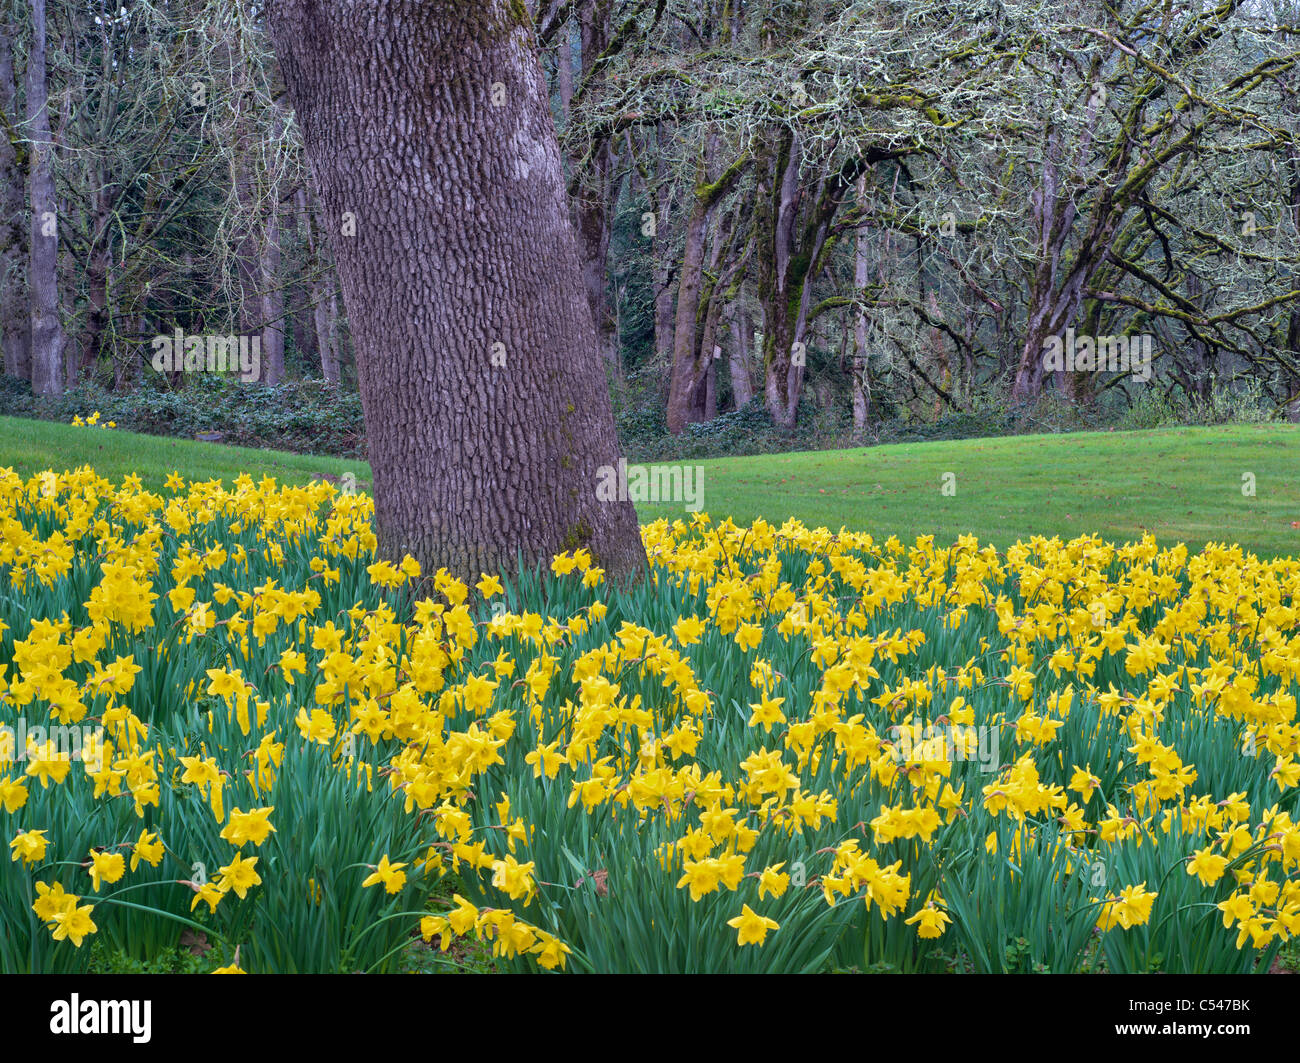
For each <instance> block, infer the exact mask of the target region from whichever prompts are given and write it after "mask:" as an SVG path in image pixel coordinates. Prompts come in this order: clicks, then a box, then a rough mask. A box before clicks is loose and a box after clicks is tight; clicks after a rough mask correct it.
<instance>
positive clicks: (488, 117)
mask: <svg viewBox="0 0 1300 1063" xmlns="http://www.w3.org/2000/svg"><path fill="white" fill-rule="evenodd" d="M269 25H270V29H271V36H272V39H273V41H274V43H275V47H276V52H277V54H278V56H279V59H280V64H281V69H282V70H283V73H284V78H285V83H286V86H287V87H288V91H289V96H290V99H291V100H292V102H293V105H294V108H295V110H296V112H297V116H298V121H299V123H300V124H301V126H302V130H303V138H304V143H305V145H306V148H307V154H308V158H309V159H310V161H311V166H312V172H313V176H314V181H315V184H316V186H317V191H318V193H319V198H320V200H321V202H322V204H323V206H324V213H325V216H326V218H327V219H328V224H329V234H330V241H331V244H332V246H333V250H334V259H335V261H336V263H337V264H338V269H339V276H340V281H341V284H342V289H343V297H344V302H345V304H346V307H347V311H348V318H349V322H350V324H351V328H352V335H353V337H354V341H355V349H356V361H357V376H358V384H359V387H360V392H361V399H362V404H363V408H364V410H365V417H366V430H367V443H368V447H369V456H370V459H371V465H372V467H373V470H374V490H375V520H376V531H377V534H378V536H379V540H380V550H381V553H382V554H383V555H384V556H386V557H389V558H396V557H400V556H401V555H402V554H404V553H410V554H411V555H412V556H414V557H415V558H416V559H417V560H418V561H420V563H421V564H422V565H423V566H424V568H425V570H426V573H430V572H432V571H433V570H434V569H437V568H439V567H446V568H447V569H448V570H449V571H450V572H452V573H454V574H456V575H458V576H460V577H462V578H465V577H477V574H478V573H479V572H492V571H502V570H507V571H513V570H514V569H515V568H516V566H517V565H518V563H519V561H520V559H521V558H522V561H523V563H524V564H525V565H529V564H533V563H535V562H537V561H539V560H545V559H546V558H548V557H549V556H550V555H551V554H553V553H556V552H558V551H562V550H570V549H575V548H578V547H583V546H585V547H588V548H589V549H590V550H591V553H592V555H593V556H594V558H595V559H596V564H598V565H600V566H602V567H604V568H605V570H606V571H607V572H608V573H609V574H610V575H611V576H612V577H614V578H622V577H625V576H628V575H631V574H633V573H636V572H639V571H640V570H642V569H643V568H644V565H645V551H644V548H643V546H642V544H641V537H640V529H639V528H638V526H637V521H636V513H635V511H634V509H633V508H632V505H631V504H630V503H628V502H618V501H608V502H607V501H602V499H601V497H600V496H599V495H598V493H597V487H598V485H599V484H600V483H601V482H602V477H601V476H600V473H599V470H600V469H601V467H603V466H607V467H610V468H616V467H617V463H618V441H617V437H616V435H615V431H614V421H613V414H612V411H611V407H610V400H609V393H608V390H607V387H606V384H605V377H604V370H603V367H602V366H601V364H600V360H599V358H598V355H597V352H596V339H595V330H594V327H593V325H592V321H591V311H590V308H589V307H588V304H587V297H586V292H585V291H584V285H583V281H582V266H581V263H580V260H579V254H578V246H577V240H576V237H575V235H574V232H573V229H572V226H571V225H570V223H569V220H568V206H567V204H566V202H565V183H564V175H563V171H562V168H561V164H560V151H559V145H558V143H557V140H556V136H555V127H554V123H553V121H552V118H551V113H550V109H549V106H548V101H547V95H546V86H545V81H544V78H543V75H542V70H541V66H540V64H539V62H538V59H537V54H536V45H535V41H534V39H533V35H532V31H531V28H530V26H529V22H528V16H527V11H526V9H525V8H524V5H523V4H521V3H518V2H513V0H484V2H480V3H475V4H465V3H463V2H461V0H373V2H370V3H365V4H360V3H349V4H345V3H331V4H323V3H320V2H319V0H278V2H277V3H276V4H275V5H274V6H272V7H271V8H270V11H269ZM353 226H354V227H353Z"/></svg>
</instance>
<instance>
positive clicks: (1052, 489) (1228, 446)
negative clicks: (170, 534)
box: [0, 418, 1300, 557]
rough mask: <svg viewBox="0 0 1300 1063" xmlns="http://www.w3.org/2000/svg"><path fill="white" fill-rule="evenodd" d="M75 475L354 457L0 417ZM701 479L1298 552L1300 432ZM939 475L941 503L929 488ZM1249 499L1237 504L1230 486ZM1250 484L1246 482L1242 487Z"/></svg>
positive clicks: (710, 508)
mask: <svg viewBox="0 0 1300 1063" xmlns="http://www.w3.org/2000/svg"><path fill="white" fill-rule="evenodd" d="M83 464H90V465H93V466H94V467H95V468H96V470H97V471H98V472H99V473H100V474H101V475H103V476H107V477H109V478H111V479H120V478H121V477H123V476H126V475H129V474H132V473H134V474H136V475H138V476H139V477H140V478H141V481H142V482H143V483H144V485H145V486H146V487H149V488H151V489H153V490H157V489H159V488H161V487H162V484H163V481H164V480H165V479H166V477H167V475H168V474H169V473H170V472H171V471H173V470H177V471H179V472H180V473H181V475H182V476H184V477H185V478H186V479H191V480H204V479H211V478H218V479H222V480H225V481H226V482H230V481H231V480H233V479H234V478H235V477H236V476H238V475H239V474H240V473H241V472H247V473H249V474H250V475H252V476H253V477H254V478H260V477H261V476H263V475H269V476H273V477H275V478H277V479H278V480H280V481H282V482H290V483H294V482H297V483H301V482H305V481H306V480H308V479H311V478H312V477H313V476H321V475H325V476H329V477H332V478H338V477H340V476H342V475H343V474H344V473H347V472H351V473H352V474H353V475H355V476H356V478H357V485H358V487H359V488H361V489H362V490H365V489H367V488H368V487H369V484H370V470H369V468H368V467H367V466H366V465H365V464H363V463H360V462H350V461H344V460H342V459H337V458H315V457H304V456H301V455H296V454H286V453H283V452H280V451H272V450H251V449H246V448H240V447H226V446H220V445H217V444H212V443H199V442H195V441H192V440H177V439H165V438H160V437H157V436H145V435H136V434H133V433H128V432H121V431H116V430H102V429H98V428H72V427H70V426H67V425H58V424H51V423H49V422H43V421H29V420H19V419H14V418H0V466H12V467H13V468H14V469H15V470H16V471H17V472H19V473H21V474H22V475H24V476H30V475H31V474H32V473H35V472H39V471H41V470H43V469H47V468H54V469H57V470H60V471H61V470H64V469H71V468H75V467H76V466H78V465H83ZM690 464H692V465H695V464H698V465H700V466H701V467H702V468H703V508H704V509H705V510H706V511H707V512H708V513H709V514H710V515H711V516H712V517H714V518H715V519H721V518H723V517H727V516H730V517H732V518H733V519H734V520H736V522H737V523H750V522H752V521H753V520H755V519H756V518H758V517H763V518H764V519H766V520H768V521H770V522H772V523H775V524H780V523H782V522H784V521H785V520H786V518H788V517H792V516H793V517H798V518H799V519H800V520H802V521H803V522H804V523H805V524H808V525H809V526H814V527H815V526H817V525H825V526H827V527H829V528H832V529H838V528H839V527H840V526H845V527H848V528H851V529H856V530H865V531H870V532H872V533H874V534H876V535H878V536H881V537H884V536H888V535H891V534H892V535H897V536H899V537H900V538H901V539H903V540H904V541H910V540H913V539H915V538H916V537H917V536H921V535H934V536H935V538H936V540H937V541H940V542H951V541H952V540H954V539H955V538H956V537H957V536H958V535H963V534H973V535H975V536H977V537H978V538H979V539H980V540H981V542H992V543H994V544H995V545H996V546H998V547H999V548H1004V547H1006V546H1007V545H1008V544H1009V543H1011V542H1014V541H1015V540H1016V539H1022V538H1027V537H1029V536H1031V535H1034V534H1042V535H1049V536H1050V535H1060V536H1061V537H1063V538H1069V537H1072V536H1075V535H1080V534H1083V533H1087V532H1095V533H1097V534H1099V535H1101V536H1103V537H1104V538H1107V539H1112V540H1116V541H1120V542H1124V541H1127V540H1131V539H1135V538H1137V537H1140V536H1141V535H1142V534H1143V533H1144V532H1146V531H1151V532H1153V533H1154V534H1155V535H1156V537H1157V538H1158V539H1159V540H1160V542H1161V543H1163V544H1172V543H1175V542H1180V541H1181V542H1186V543H1187V544H1188V546H1189V547H1191V548H1192V549H1199V548H1200V547H1201V546H1203V545H1204V544H1205V543H1206V542H1240V543H1241V544H1242V545H1243V546H1244V547H1245V548H1246V549H1248V550H1251V551H1254V552H1255V553H1257V554H1259V555H1261V556H1273V557H1276V556H1284V555H1300V528H1293V527H1292V526H1291V525H1292V522H1300V426H1295V425H1283V424H1268V425H1247V426H1232V427H1227V428H1172V429H1161V430H1158V431H1150V432H1097V433H1079V434H1072V435H1059V436H1018V437H1012V438H997V439H975V440H960V441H954V442H940V443H908V444H900V445H896V446H887V447H868V448H863V449H857V450H838V451H816V452H806V453H793V454H775V455H761V456H758V457H749V458H717V459H713V460H709V461H703V462H698V463H697V462H691V463H690ZM946 474H951V476H952V479H951V480H948V481H947V482H948V483H950V484H951V485H952V489H953V492H954V493H952V494H951V495H945V494H944V493H943V487H944V483H945V476H946ZM1247 474H1249V475H1250V476H1251V477H1253V486H1254V494H1253V495H1249V494H1244V493H1243V490H1242V488H1243V476H1246V475H1247ZM1245 484H1246V485H1247V486H1249V484H1250V481H1245ZM638 511H639V513H640V515H641V518H642V520H646V521H648V520H653V519H655V518H657V517H668V518H676V517H685V516H688V515H689V514H688V513H687V512H686V510H685V506H684V504H683V503H682V502H676V503H658V504H653V503H646V504H643V505H640V506H638Z"/></svg>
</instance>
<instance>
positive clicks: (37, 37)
mask: <svg viewBox="0 0 1300 1063" xmlns="http://www.w3.org/2000/svg"><path fill="white" fill-rule="evenodd" d="M31 5H32V45H31V50H30V51H29V52H28V53H27V121H28V128H29V130H30V136H31V141H32V146H31V151H32V158H31V168H30V171H29V177H28V194H29V197H30V199H31V208H32V225H31V242H30V244H29V248H30V255H29V265H28V274H27V284H28V288H29V291H30V293H31V295H30V298H31V355H32V390H33V391H34V392H35V393H36V394H37V395H57V394H59V393H60V392H62V391H63V379H64V377H63V354H64V349H65V348H66V347H67V343H68V337H67V335H66V334H65V333H64V331H63V322H62V321H61V320H60V319H59V237H58V214H57V210H58V207H57V204H56V202H55V198H54V170H53V163H54V160H53V158H52V156H53V153H54V145H53V143H52V141H51V139H50V111H49V92H48V87H47V85H46V81H45V0H31Z"/></svg>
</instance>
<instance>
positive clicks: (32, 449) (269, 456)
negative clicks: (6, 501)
mask: <svg viewBox="0 0 1300 1063" xmlns="http://www.w3.org/2000/svg"><path fill="white" fill-rule="evenodd" d="M79 465H91V466H93V467H94V469H95V471H96V472H98V473H99V474H100V475H101V476H104V477H107V478H108V479H110V480H120V479H122V477H124V476H129V475H131V474H132V473H134V474H136V475H137V476H139V477H140V482H141V483H142V484H144V486H145V487H147V488H149V489H150V490H152V491H157V490H159V489H160V488H161V487H162V485H163V482H164V481H165V480H166V479H167V476H168V474H169V473H171V472H172V471H173V470H175V471H178V472H179V473H180V474H181V475H182V476H184V477H185V478H186V479H187V480H211V479H218V480H224V481H226V483H230V482H231V481H232V480H233V479H234V478H235V477H236V476H238V475H239V474H240V473H241V472H246V473H249V474H250V475H251V476H252V477H253V478H254V479H261V477H262V476H263V475H266V476H274V477H275V478H276V479H277V480H279V481H280V482H282V483H306V482H307V481H308V480H310V479H312V477H315V476H320V475H322V474H325V475H329V476H334V477H341V476H342V475H343V474H344V473H346V472H351V473H352V474H353V475H354V476H355V477H356V478H357V487H358V488H360V489H362V490H366V489H368V488H369V486H370V466H369V465H367V464H365V462H360V461H345V460H344V459H342V458H316V457H309V456H305V455H302V454H288V453H285V452H284V451H280V450H258V449H256V448H252V447H226V446H220V445H218V444H216V443H200V442H197V441H196V440H193V439H168V438H166V437H164V436H146V435H139V434H138V433H135V432H122V431H119V430H117V429H112V428H108V429H105V428H73V427H72V426H71V425H66V424H57V423H55V422H52V421H35V420H26V419H21V418H16V417H0V467H12V468H13V469H14V471H15V472H18V473H20V474H21V475H23V476H30V475H31V474H32V473H34V472H40V471H42V470H43V469H55V470H57V471H59V472H62V471H64V470H66V469H75V468H76V467H77V466H79Z"/></svg>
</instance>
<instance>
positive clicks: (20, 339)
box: [0, 33, 32, 380]
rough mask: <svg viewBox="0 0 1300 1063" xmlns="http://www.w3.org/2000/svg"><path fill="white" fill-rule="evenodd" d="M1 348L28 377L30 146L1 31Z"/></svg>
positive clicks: (7, 40)
mask: <svg viewBox="0 0 1300 1063" xmlns="http://www.w3.org/2000/svg"><path fill="white" fill-rule="evenodd" d="M0 121H3V124H4V129H3V130H0V351H3V357H4V371H5V372H6V373H7V374H8V375H9V376H12V377H18V378H19V379H20V380H30V379H31V377H32V359H31V352H30V349H29V348H30V344H31V332H32V319H31V312H30V309H29V303H28V301H27V255H28V251H27V226H26V225H24V224H23V211H24V209H25V207H26V199H27V193H26V187H27V160H28V155H29V153H28V151H27V148H26V145H24V144H23V143H22V142H21V140H20V136H21V134H20V133H19V130H18V127H19V126H20V125H21V123H22V118H21V116H20V115H19V113H18V82H17V79H16V78H15V76H14V53H13V40H12V38H11V36H10V35H9V34H8V33H4V34H0Z"/></svg>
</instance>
